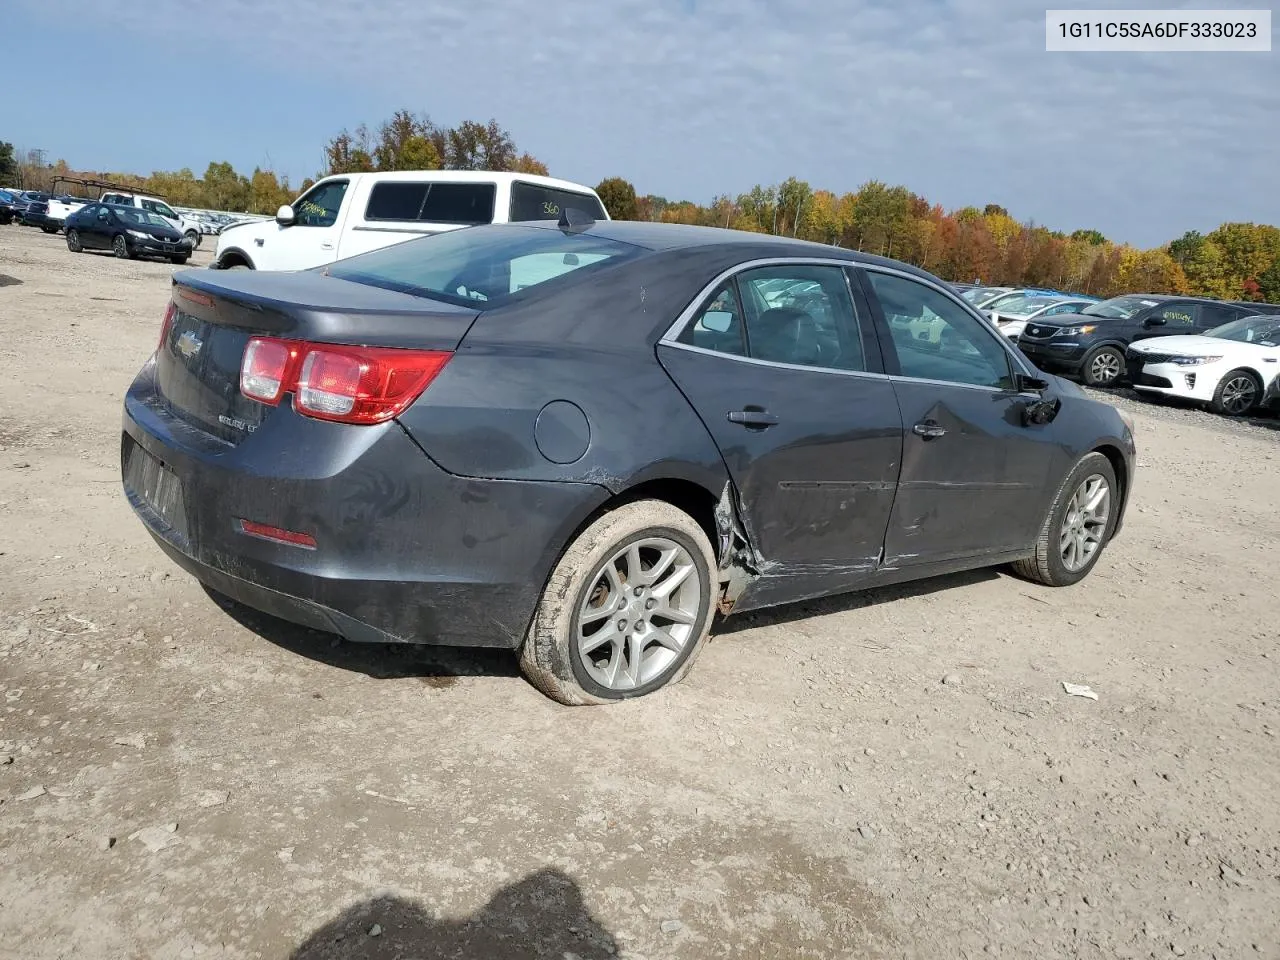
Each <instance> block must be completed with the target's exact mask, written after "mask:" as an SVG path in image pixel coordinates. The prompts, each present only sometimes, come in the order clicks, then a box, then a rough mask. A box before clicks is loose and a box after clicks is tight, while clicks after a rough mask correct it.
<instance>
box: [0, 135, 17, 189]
mask: <svg viewBox="0 0 1280 960" xmlns="http://www.w3.org/2000/svg"><path fill="white" fill-rule="evenodd" d="M16 179H18V162H17V161H16V160H15V159H14V158H13V144H12V143H9V142H7V141H4V140H0V186H9V185H10V184H12V183H13V181H15V180H16Z"/></svg>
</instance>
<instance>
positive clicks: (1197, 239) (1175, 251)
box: [1169, 230, 1204, 267]
mask: <svg viewBox="0 0 1280 960" xmlns="http://www.w3.org/2000/svg"><path fill="white" fill-rule="evenodd" d="M1203 243H1204V237H1203V236H1201V234H1200V231H1199V230H1188V231H1187V232H1186V233H1184V234H1183V235H1182V236H1180V237H1179V238H1178V239H1177V240H1174V241H1173V242H1172V243H1170V244H1169V256H1171V257H1173V259H1174V260H1176V261H1177V262H1178V263H1179V264H1180V265H1181V266H1183V267H1185V266H1186V265H1187V262H1188V261H1189V260H1191V259H1192V258H1193V257H1194V256H1195V255H1196V254H1197V253H1198V252H1199V251H1200V246H1201V244H1203Z"/></svg>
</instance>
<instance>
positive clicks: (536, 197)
mask: <svg viewBox="0 0 1280 960" xmlns="http://www.w3.org/2000/svg"><path fill="white" fill-rule="evenodd" d="M567 208H573V209H575V210H580V211H582V212H583V213H585V214H586V215H587V216H589V217H591V219H593V220H607V219H609V217H608V214H606V213H605V212H604V207H603V206H602V205H601V203H600V201H599V200H597V199H596V198H595V197H593V196H591V195H590V194H587V193H574V192H573V191H571V190H557V189H555V188H554V187H540V186H537V185H535V184H532V183H522V182H521V181H519V180H517V181H516V182H515V183H513V184H511V222H512V223H519V222H520V221H522V220H559V219H560V216H561V215H562V214H563V213H564V211H565V210H566V209H567Z"/></svg>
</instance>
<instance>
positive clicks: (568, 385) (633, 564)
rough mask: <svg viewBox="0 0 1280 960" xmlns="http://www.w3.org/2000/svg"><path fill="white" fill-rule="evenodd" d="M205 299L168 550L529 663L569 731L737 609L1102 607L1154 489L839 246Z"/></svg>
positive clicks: (172, 348) (487, 247)
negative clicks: (999, 599)
mask: <svg viewBox="0 0 1280 960" xmlns="http://www.w3.org/2000/svg"><path fill="white" fill-rule="evenodd" d="M173 284H174V285H173V298H172V302H171V303H170V305H169V308H168V312H167V313H166V316H165V319H164V324H163V331H162V333H161V337H160V344H159V349H158V350H157V351H156V353H155V356H154V357H153V358H152V359H151V360H150V361H148V363H147V364H146V366H145V367H143V369H142V371H141V372H140V373H139V374H138V377H137V379H136V380H135V381H134V383H133V385H132V386H131V387H130V389H129V392H128V395H127V397H126V400H125V416H124V436H123V441H122V451H121V455H122V469H123V474H124V485H125V490H126V492H127V494H128V497H129V500H130V502H131V503H132V505H133V507H134V509H135V511H136V512H137V514H138V516H139V517H140V518H141V519H142V521H143V523H145V524H146V526H147V529H148V530H149V531H150V532H151V534H152V535H153V536H154V538H155V539H156V541H157V542H158V543H159V545H160V546H161V547H162V548H163V549H164V550H165V552H166V553H167V554H168V555H169V556H170V557H171V558H172V559H173V560H174V561H175V562H176V563H178V564H179V565H180V566H182V567H183V568H185V569H186V570H188V571H189V572H190V573H192V574H193V575H194V576H196V577H197V578H199V579H200V581H202V582H203V583H204V584H205V585H207V586H208V587H209V588H211V589H212V590H214V591H217V592H220V593H222V594H225V595H228V596H230V597H232V598H234V599H236V600H239V601H240V602H242V603H245V604H247V605H249V606H251V607H255V608H257V609H259V610H263V611H266V612H268V613H271V614H275V615H277V616H279V617H283V618H285V619H288V620H291V621H294V622H297V623H301V624H305V625H308V626H311V627H315V628H318V629H321V630H325V631H331V632H334V633H338V634H340V635H342V636H343V637H346V638H347V639H349V640H357V641H375V642H387V641H393V642H407V643H443V644H452V645H474V646H498V647H509V648H512V649H514V650H518V651H519V656H520V661H521V663H522V665H523V667H524V670H525V672H526V675H527V676H528V677H529V678H530V680H532V682H533V683H535V684H536V685H537V686H538V687H539V688H540V689H542V690H543V691H545V692H546V693H547V694H549V695H550V696H552V697H554V698H555V699H557V700H559V701H561V702H563V703H570V704H580V703H601V702H606V701H611V700H617V699H620V698H624V697H633V696H638V695H641V694H645V693H649V692H650V691H653V690H656V689H657V688H659V687H661V686H663V685H665V684H667V683H670V682H672V681H674V680H677V679H679V678H680V677H681V676H683V675H684V674H685V672H686V671H687V670H688V669H689V667H690V665H691V664H692V663H693V660H694V658H695V657H696V656H697V654H698V651H699V649H700V648H701V646H702V644H703V641H704V640H705V639H706V636H707V633H708V630H709V628H710V626H711V621H712V618H713V617H714V616H715V614H716V613H717V611H719V612H720V613H721V614H725V615H728V614H730V613H736V612H739V611H743V610H752V609H756V608H760V607H765V606H771V605H775V604H783V603H788V602H791V601H797V600H804V599H809V598H814V597H822V596H827V595H830V594H837V593H842V592H846V591H852V590H860V589H865V588H868V587H874V586H879V585H882V584H887V583H896V582H901V581H905V580H914V579H918V578H923V577H931V576H936V575H938V574H945V573H950V572H954V571H959V570H965V569H969V568H975V567H986V566H993V565H1000V564H1012V565H1013V568H1014V569H1015V570H1016V571H1017V572H1018V573H1020V574H1022V575H1023V576H1025V577H1028V578H1030V579H1033V580H1036V581H1038V582H1040V583H1045V584H1050V585H1053V586H1067V585H1070V584H1074V583H1076V582H1077V581H1079V580H1080V579H1081V578H1083V577H1084V576H1085V575H1086V574H1087V573H1088V572H1089V571H1090V570H1091V569H1092V568H1093V566H1094V565H1095V564H1096V563H1097V562H1098V559H1099V557H1100V556H1101V554H1102V552H1103V550H1104V548H1105V547H1106V545H1107V543H1108V542H1109V541H1110V540H1111V539H1112V538H1113V537H1114V536H1115V534H1116V532H1117V531H1118V530H1119V528H1120V524H1121V521H1122V519H1123V516H1124V510H1125V506H1126V503H1127V501H1128V498H1129V490H1130V488H1131V485H1132V480H1133V468H1134V442H1133V435H1132V429H1131V425H1130V424H1129V423H1128V422H1127V421H1126V420H1125V419H1124V418H1123V417H1122V416H1121V414H1120V413H1119V412H1118V411H1117V410H1116V409H1115V408H1114V407H1112V406H1110V405H1108V404H1105V403H1100V402H1098V401H1095V400H1092V399H1089V398H1087V397H1086V396H1084V395H1083V394H1082V393H1081V392H1080V390H1079V389H1078V388H1076V387H1075V386H1073V385H1072V384H1070V383H1067V382H1065V381H1061V380H1058V379H1056V378H1054V377H1050V376H1048V375H1045V374H1042V373H1040V372H1038V371H1036V370H1035V369H1034V368H1033V367H1032V366H1031V365H1030V364H1029V363H1028V362H1027V361H1026V359H1025V358H1023V357H1022V356H1021V355H1020V354H1019V353H1018V351H1017V350H1016V349H1014V348H1013V347H1011V346H1010V345H1009V344H1008V343H1007V342H1006V338H1004V337H1003V336H1001V335H1000V334H999V333H998V332H997V331H996V330H995V329H993V328H992V326H991V324H990V323H989V322H988V321H986V320H985V319H984V318H983V317H982V316H981V315H979V314H978V313H977V312H976V311H975V310H974V308H973V307H971V306H970V305H968V304H967V303H966V302H965V301H964V300H963V299H962V298H961V297H959V296H958V295H957V294H956V293H955V291H954V290H952V289H951V288H950V287H949V286H948V285H947V284H945V283H943V282H941V281H939V280H938V279H936V278H935V277H933V276H931V275H929V274H927V273H924V272H923V271H920V270H917V269H915V268H913V267H910V266H907V265H904V264H902V263H897V262H894V261H891V260H884V259H880V258H876V257H870V256H865V255H862V254H855V253H851V252H849V251H846V250H840V249H836V248H832V247H825V246H819V245H815V244H808V243H802V242H798V241H789V240H785V239H779V238H774V237H766V236H760V235H755V234H748V233H738V232H733V231H725V230H713V229H704V228H696V227H684V226H675V225H670V224H643V223H625V222H612V223H591V222H589V221H586V222H582V221H580V220H579V218H576V217H574V218H570V219H565V220H562V221H561V222H559V223H555V222H545V223H531V224H521V225H502V226H480V227H473V228H467V229H462V230H457V231H453V232H449V233H444V234H440V235H437V236H433V237H425V238H423V239H419V240H412V241H409V242H406V243H401V244H398V245H396V246H392V247H388V248H385V249H382V250H378V251H376V252H373V253H369V254H365V255H362V256H358V257H354V258H351V259H348V260H343V261H339V262H337V263H334V264H331V265H329V266H327V267H323V268H317V269H315V270H308V271H302V272H290V273H265V272H250V271H242V272H236V273H224V272H219V273H211V272H208V271H187V272H183V273H179V274H177V275H176V276H175V277H174V281H173ZM939 331H941V334H939Z"/></svg>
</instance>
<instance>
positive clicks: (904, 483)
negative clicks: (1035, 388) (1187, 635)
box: [859, 267, 1057, 566]
mask: <svg viewBox="0 0 1280 960" xmlns="http://www.w3.org/2000/svg"><path fill="white" fill-rule="evenodd" d="M859 274H860V277H861V278H862V280H863V282H864V283H865V284H866V286H867V290H868V295H869V297H871V300H872V308H873V311H874V313H875V319H876V321H877V322H878V323H880V324H882V326H881V330H882V331H883V334H882V337H881V339H882V341H884V342H885V343H886V357H885V364H886V366H887V367H888V371H889V375H890V381H891V383H892V385H893V388H894V391H895V392H896V394H897V399H898V403H899V405H900V406H901V408H902V420H903V425H904V428H905V429H904V432H903V452H902V472H901V475H900V477H899V480H898V495H897V499H896V501H895V502H894V506H893V516H892V518H891V520H890V522H889V529H888V533H887V535H886V537H885V556H884V562H885V563H886V564H889V565H895V566H913V565H917V564H925V563H931V562H945V561H948V560H954V559H960V558H964V557H981V556H985V555H994V554H999V553H1002V552H1009V551H1014V550H1021V549H1024V548H1026V547H1027V546H1028V545H1029V544H1031V543H1033V542H1034V541H1035V537H1036V534H1037V533H1038V531H1039V527H1040V524H1041V522H1042V521H1043V511H1044V509H1045V505H1046V503H1047V489H1048V485H1049V484H1050V482H1051V479H1052V478H1051V477H1050V467H1051V466H1052V464H1053V462H1054V459H1055V457H1054V453H1055V442H1056V440H1057V431H1056V430H1055V429H1054V426H1053V424H1052V423H1049V424H1041V425H1027V424H1025V423H1024V422H1023V410H1024V409H1025V407H1026V406H1027V405H1028V403H1030V402H1033V401H1035V400H1038V399H1040V398H1039V395H1035V394H1024V393H1019V391H1018V390H1017V389H1016V387H1015V383H1016V381H1015V374H1016V373H1017V372H1019V371H1020V369H1021V368H1020V366H1019V364H1018V361H1017V359H1016V358H1015V357H1014V356H1013V353H1012V351H1011V350H1010V349H1009V347H1008V346H1007V345H1006V344H1005V343H1004V342H1003V340H1004V338H1003V337H1002V336H1001V335H1000V334H999V333H998V332H996V331H995V330H993V329H991V325H990V324H989V323H986V322H984V321H983V320H981V319H979V318H978V317H977V316H976V315H975V314H974V313H973V312H972V310H971V309H968V308H966V307H964V306H962V301H961V300H960V299H959V298H958V297H955V296H953V295H952V294H950V293H948V292H946V291H944V290H943V289H942V288H941V287H940V286H936V285H934V284H932V283H928V282H925V281H923V280H921V279H919V278H917V277H914V276H908V275H906V274H900V273H897V272H894V271H888V270H881V269H879V268H872V267H867V268H865V270H862V271H859ZM921 316H928V317H933V318H936V323H935V325H936V326H937V327H939V329H938V336H937V338H936V340H935V341H926V340H921V339H919V338H917V337H913V336H911V334H910V330H911V329H912V323H911V321H912V320H914V319H916V318H919V317H921Z"/></svg>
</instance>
